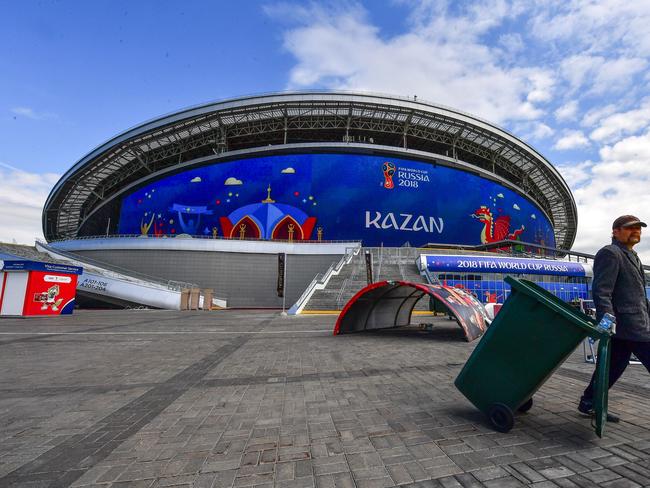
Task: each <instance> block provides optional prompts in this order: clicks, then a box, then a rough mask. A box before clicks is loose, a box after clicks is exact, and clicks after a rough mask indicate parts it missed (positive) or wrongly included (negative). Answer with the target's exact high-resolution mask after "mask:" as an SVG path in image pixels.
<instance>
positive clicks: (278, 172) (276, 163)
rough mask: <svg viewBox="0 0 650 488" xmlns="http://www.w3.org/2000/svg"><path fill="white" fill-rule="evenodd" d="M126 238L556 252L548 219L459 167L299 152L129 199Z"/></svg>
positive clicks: (187, 174)
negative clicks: (495, 246)
mask: <svg viewBox="0 0 650 488" xmlns="http://www.w3.org/2000/svg"><path fill="white" fill-rule="evenodd" d="M118 232H119V233H120V234H139V235H147V236H158V237H162V236H167V237H175V236H179V235H184V236H187V235H191V236H197V235H200V236H204V237H208V238H210V237H215V238H216V237H226V238H234V239H238V238H246V239H251V238H253V239H255V238H258V239H280V240H295V241H298V240H361V241H363V244H364V245H365V246H379V245H384V246H401V245H403V244H405V243H407V242H408V243H410V244H411V245H412V246H420V245H423V244H427V243H454V244H467V245H476V244H481V243H490V242H496V241H499V240H504V239H511V240H520V241H525V242H534V243H538V244H541V245H547V246H551V247H552V246H554V245H555V239H554V234H553V229H552V226H551V224H550V222H549V221H548V219H547V218H546V217H545V215H544V213H543V212H542V211H541V210H540V209H539V208H538V207H537V206H536V205H535V204H533V203H532V202H531V201H529V200H528V199H527V198H525V197H523V196H522V195H520V194H518V193H517V192H515V191H513V190H510V189H508V188H506V187H505V186H503V185H500V184H498V183H496V182H494V181H491V180H488V179H486V178H483V177H481V176H478V175H476V174H472V173H469V172H465V171H462V170H459V169H455V168H450V167H446V166H441V165H436V164H432V163H427V162H421V161H413V160H406V159H400V158H389V157H385V156H374V155H364V154H291V155H276V156H265V157H254V158H248V159H240V160H236V161H230V162H224V163H214V164H210V165H207V166H202V167H197V168H194V169H188V170H186V171H184V172H181V173H177V174H174V175H171V176H166V177H163V178H161V179H159V180H157V181H154V182H151V183H148V184H146V185H145V186H143V187H141V188H139V189H137V190H135V191H133V192H132V193H130V194H128V195H126V196H125V197H124V198H123V200H122V205H121V211H120V218H119V226H118Z"/></svg>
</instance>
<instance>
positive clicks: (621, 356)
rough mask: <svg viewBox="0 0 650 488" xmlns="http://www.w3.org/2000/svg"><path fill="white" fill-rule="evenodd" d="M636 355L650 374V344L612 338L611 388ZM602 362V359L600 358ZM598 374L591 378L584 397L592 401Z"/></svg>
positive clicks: (610, 361)
mask: <svg viewBox="0 0 650 488" xmlns="http://www.w3.org/2000/svg"><path fill="white" fill-rule="evenodd" d="M632 354H634V355H635V356H636V357H637V358H638V359H639V361H641V363H643V365H644V366H645V369H647V370H648V372H649V373H650V342H637V341H626V340H624V339H616V338H615V337H612V342H611V358H610V360H609V387H610V388H611V387H612V386H613V385H614V383H616V381H617V380H618V379H619V378H620V377H621V375H622V374H623V371H625V368H627V365H628V364H629V362H630V357H631V356H632ZM598 359H599V360H600V358H598ZM595 381H596V373H595V372H594V375H593V376H592V377H591V382H590V383H589V386H588V387H587V389H586V390H585V392H584V393H583V395H582V397H583V398H584V399H586V400H591V399H593V397H594V388H595Z"/></svg>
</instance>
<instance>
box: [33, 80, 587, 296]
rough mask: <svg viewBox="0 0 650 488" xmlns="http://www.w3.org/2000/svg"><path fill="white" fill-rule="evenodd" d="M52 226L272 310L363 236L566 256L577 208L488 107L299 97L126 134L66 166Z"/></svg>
mask: <svg viewBox="0 0 650 488" xmlns="http://www.w3.org/2000/svg"><path fill="white" fill-rule="evenodd" d="M42 224H43V232H44V235H45V238H46V240H47V241H48V242H49V243H50V245H52V246H54V247H56V248H57V249H60V250H62V251H66V252H73V253H76V254H77V255H79V256H84V257H85V258H91V259H95V260H97V261H98V262H103V263H109V264H111V265H115V266H119V267H121V268H124V269H128V270H132V271H134V272H139V273H146V274H148V275H151V276H155V277H159V278H164V279H169V280H178V281H185V282H189V283H196V284H198V285H199V286H201V287H208V288H212V289H214V290H215V293H216V294H218V295H221V296H224V297H226V298H227V299H228V302H229V304H230V305H232V306H269V307H275V306H279V305H280V304H281V303H282V299H283V298H284V299H285V300H286V302H287V303H293V301H294V300H296V299H297V298H298V297H300V296H301V294H303V292H304V290H305V288H306V287H307V286H308V285H309V283H310V282H311V281H312V280H313V279H314V276H315V275H317V274H319V273H321V274H322V273H324V272H325V271H326V270H327V269H328V267H331V266H332V265H333V264H334V263H336V262H338V261H339V260H340V259H341V257H342V256H345V255H347V254H349V253H350V252H351V249H355V248H358V247H359V246H360V245H361V246H363V247H365V248H379V249H390V248H394V249H404V248H412V249H415V248H421V247H425V246H426V247H429V248H430V247H435V246H454V245H460V246H473V245H480V244H489V243H492V242H499V241H503V240H516V241H522V242H526V243H533V244H537V245H540V246H542V247H549V248H559V249H564V250H569V249H570V248H571V246H572V244H573V242H574V239H575V235H576V228H577V210H576V205H575V201H574V199H573V197H572V195H571V191H570V189H569V187H568V186H567V184H566V182H565V181H564V180H563V178H562V177H561V175H560V174H559V172H558V171H557V170H556V169H555V168H554V167H553V165H552V164H551V163H550V162H549V161H547V160H546V159H545V158H544V157H543V156H542V155H541V154H539V153H538V152H537V151H535V149H533V148H532V147H531V146H529V145H528V144H526V143H525V142H523V141H522V140H520V139H518V138H517V137H515V136H514V135H512V134H510V133H508V132H506V131H505V130H503V129H501V128H499V127H497V126H495V125H494V124H491V123H489V122H486V121H484V120H481V119H479V118H477V117H475V116H472V115H470V114H466V113H463V112H460V111H458V110H454V109H451V108H448V107H443V106H440V105H435V104H432V103H429V102H425V101H421V100H419V99H415V98H402V97H396V96H387V95H376V94H367V93H349V92H295V93H291V92H290V93H275V94H267V95H257V96H248V97H241V98H234V99H229V100H223V101H217V102H214V103H209V104H205V105H200V106H197V107H193V108H189V109H185V110H182V111H179V112H176V113H173V114H170V115H166V116H163V117H160V118H157V119H155V120H152V121H149V122H145V123H143V124H141V125H139V126H137V127H134V128H132V129H129V130H127V131H125V132H123V133H122V134H119V135H117V136H115V137H114V138H113V139H111V140H109V141H108V142H106V143H104V144H102V145H101V146H99V147H97V148H96V149H94V150H92V151H91V152H90V153H89V154H88V155H86V156H85V157H83V158H82V159H81V160H80V161H78V162H77V163H76V164H74V165H73V166H72V168H71V169H70V170H69V171H67V172H66V173H65V174H64V175H63V177H62V178H61V179H60V181H59V182H58V183H57V184H56V185H55V187H54V188H53V190H52V192H51V193H50V195H49V197H48V199H47V202H46V204H45V207H44V210H43V222H42ZM279 253H281V254H284V255H285V256H286V269H287V277H286V287H287V289H286V294H285V295H286V296H285V297H283V298H280V297H278V294H277V290H276V279H277V273H278V271H277V269H278V266H277V262H278V257H277V256H278V254H279ZM409 256H410V257H409V259H411V261H410V262H413V259H412V258H413V256H411V255H409ZM386 269H387V268H386Z"/></svg>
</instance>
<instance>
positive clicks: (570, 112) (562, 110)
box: [554, 100, 578, 120]
mask: <svg viewBox="0 0 650 488" xmlns="http://www.w3.org/2000/svg"><path fill="white" fill-rule="evenodd" d="M577 112H578V101H577V100H571V101H570V102H567V103H565V104H564V105H562V106H561V107H559V108H558V109H556V110H555V112H554V115H555V118H556V119H557V120H572V119H574V118H575V116H576V114H577Z"/></svg>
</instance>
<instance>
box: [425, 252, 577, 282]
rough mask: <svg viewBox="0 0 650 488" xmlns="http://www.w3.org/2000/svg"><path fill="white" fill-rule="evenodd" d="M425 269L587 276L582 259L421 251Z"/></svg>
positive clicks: (445, 271)
mask: <svg viewBox="0 0 650 488" xmlns="http://www.w3.org/2000/svg"><path fill="white" fill-rule="evenodd" d="M422 257H424V258H425V259H426V266H427V269H428V270H429V271H431V272H436V273H440V272H443V273H447V272H449V273H452V272H453V273H477V272H478V273H503V274H532V275H552V276H575V277H585V276H587V270H586V269H585V267H584V266H583V265H582V264H581V263H572V262H566V261H553V260H550V259H523V258H507V257H491V256H473V255H465V256H452V255H428V254H427V255H422Z"/></svg>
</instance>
